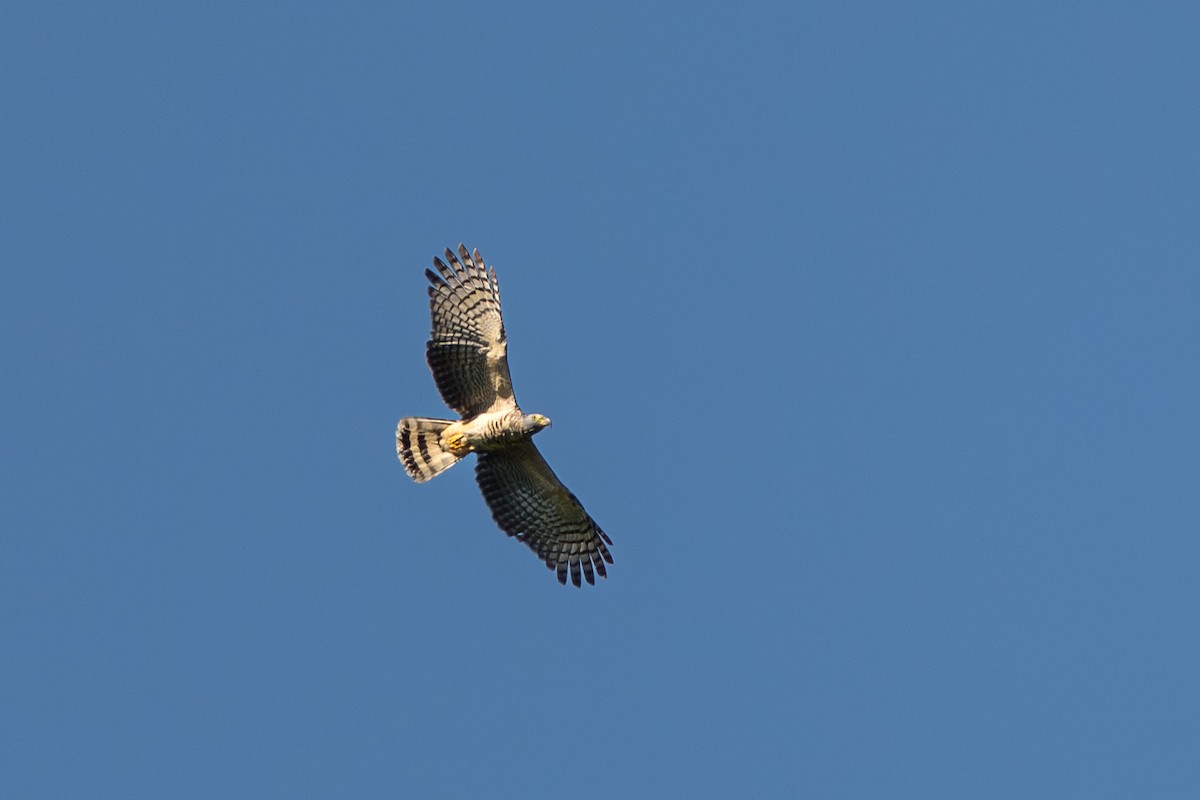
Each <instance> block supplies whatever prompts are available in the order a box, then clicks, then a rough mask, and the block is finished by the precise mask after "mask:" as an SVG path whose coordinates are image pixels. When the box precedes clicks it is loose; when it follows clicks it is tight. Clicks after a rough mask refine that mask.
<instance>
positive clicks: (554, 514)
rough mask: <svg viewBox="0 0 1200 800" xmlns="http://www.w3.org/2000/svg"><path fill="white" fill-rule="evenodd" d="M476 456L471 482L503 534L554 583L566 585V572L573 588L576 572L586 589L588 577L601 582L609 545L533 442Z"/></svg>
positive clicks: (604, 536)
mask: <svg viewBox="0 0 1200 800" xmlns="http://www.w3.org/2000/svg"><path fill="white" fill-rule="evenodd" d="M478 456H479V458H478V461H477V462H476V464H475V480H477V481H478V482H479V488H480V489H481V490H483V499H484V500H486V501H487V504H488V507H489V508H491V510H492V517H493V518H494V519H495V520H496V524H497V525H499V526H500V527H501V529H502V530H503V531H504V532H505V533H507V534H508V535H509V536H515V537H516V538H517V539H520V540H521V541H522V542H524V543H525V544H527V545H529V547H530V549H532V550H533V552H535V553H537V555H538V558H540V559H542V560H543V561H545V562H546V566H547V567H549V568H550V569H552V570H555V571H556V572H557V573H558V581H559V583H564V584H565V583H566V582H567V570H568V569H570V571H571V582H572V583H574V584H575V585H576V586H579V585H580V582H579V578H580V569H582V570H583V578H584V579H586V580H587V582H588V583H595V582H596V579H595V576H594V574H593V572H598V573H600V577H601V578H603V577H606V576H607V574H608V573H607V572H606V571H605V569H604V562H606V561H607V562H608V563H609V564H611V563H613V560H612V556H611V555H610V554H609V552H608V548H607V547H606V546H605V545H608V544H612V540H611V539H609V538H608V536H606V535H605V534H604V531H602V530H600V526H599V525H597V524H596V521H595V520H594V519H592V518H591V517H590V516H588V513H587V512H586V511H584V510H583V506H582V505H580V503H579V500H578V499H577V498H576V497H575V495H573V494H571V492H570V491H569V490H568V489H567V487H566V486H563V484H562V482H561V481H560V480H559V479H558V476H557V475H555V474H554V471H553V470H551V469H550V465H549V464H547V463H546V459H544V458H542V454H541V453H539V452H538V449H537V448H536V447H534V445H533V442H531V441H529V440H525V441H522V442H519V443H517V444H514V445H513V446H512V447H506V448H504V449H503V450H495V451H491V452H481V453H479V454H478Z"/></svg>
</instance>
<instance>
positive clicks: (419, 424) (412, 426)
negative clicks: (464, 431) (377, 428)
mask: <svg viewBox="0 0 1200 800" xmlns="http://www.w3.org/2000/svg"><path fill="white" fill-rule="evenodd" d="M452 424H453V422H452V421H451V420H448V419H427V418H425V417H405V418H404V419H402V420H400V424H399V425H397V426H396V455H398V456H400V463H401V464H403V465H404V471H405V472H407V473H408V476H409V477H410V478H412V479H413V480H414V481H416V482H417V483H424V482H425V481H427V480H429V479H430V478H432V477H434V476H435V475H439V474H441V473H443V472H445V471H446V470H448V469H450V468H451V467H453V466H454V465H455V464H457V463H458V462H459V461H461V460H462V456H456V455H454V453H452V452H450V451H449V450H448V449H447V448H445V447H443V446H442V440H441V436H442V431H444V430H445V429H446V428H447V427H448V426H450V425H452Z"/></svg>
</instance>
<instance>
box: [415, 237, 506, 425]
mask: <svg viewBox="0 0 1200 800" xmlns="http://www.w3.org/2000/svg"><path fill="white" fill-rule="evenodd" d="M433 265H434V266H435V267H437V272H434V271H433V270H431V269H427V270H425V277H426V278H428V279H429V282H430V283H431V284H432V285H431V286H430V287H429V308H430V313H431V316H432V317H433V331H432V332H431V333H430V335H429V342H428V343H427V344H426V345H425V357H426V359H427V360H428V361H429V368H430V369H431V370H433V380H434V382H435V383H437V387H438V391H439V392H440V393H441V395H442V399H443V400H445V401H446V405H448V406H450V407H451V408H453V409H454V410H455V411H457V412H458V413H459V414H460V415H461V416H462V417H463V418H464V419H466V418H469V417H473V416H475V415H476V414H481V413H483V412H484V411H498V410H501V409H505V408H515V407H516V401H515V400H514V399H513V390H512V378H511V377H510V376H509V374H508V341H507V339H506V337H505V335H504V320H502V319H501V317H500V285H499V284H498V283H497V282H496V271H495V270H491V271H490V272H489V271H488V269H487V267H486V265H484V263H483V259H482V258H480V257H479V251H478V250H476V251H475V252H474V253H473V254H472V253H468V252H467V248H465V247H463V246H462V245H461V244H460V245H459V246H458V256H457V257H456V256H455V254H454V252H453V251H452V250H450V249H449V248H447V250H446V261H445V262H443V261H442V260H441V259H440V258H434V259H433Z"/></svg>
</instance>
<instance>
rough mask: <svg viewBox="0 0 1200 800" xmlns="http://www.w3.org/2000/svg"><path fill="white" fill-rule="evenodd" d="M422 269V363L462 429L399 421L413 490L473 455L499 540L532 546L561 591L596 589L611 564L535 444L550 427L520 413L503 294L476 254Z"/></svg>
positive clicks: (453, 423) (399, 442)
mask: <svg viewBox="0 0 1200 800" xmlns="http://www.w3.org/2000/svg"><path fill="white" fill-rule="evenodd" d="M433 265H434V266H435V267H436V268H437V272H434V271H433V270H430V269H427V270H425V277H426V278H428V279H429V283H430V284H431V285H430V286H429V307H430V311H431V315H432V317H433V332H432V333H431V334H430V336H429V342H428V343H427V344H426V345H425V357H426V360H428V362H429V368H430V369H431V370H432V371H433V380H434V382H435V383H436V384H437V388H438V392H440V393H441V395H442V399H443V400H445V401H446V405H448V406H450V408H452V409H454V411H456V412H457V413H458V414H459V415H460V416H461V417H462V419H460V420H448V419H428V418H426V417H405V418H404V419H402V420H400V423H399V424H398V425H397V426H396V453H397V455H399V457H400V463H402V464H403V465H404V470H405V471H406V472H407V473H408V474H409V476H410V477H411V478H412V479H413V480H415V481H417V482H418V483H424V482H425V481H427V480H429V479H430V478H432V477H434V476H435V475H438V474H439V473H441V472H444V471H445V470H447V469H449V468H450V467H452V466H454V465H455V464H457V463H458V462H459V461H461V460H462V459H463V458H464V457H466V455H467V454H468V453H475V455H476V456H477V459H476V462H475V480H476V481H477V482H478V483H479V488H480V489H481V490H482V491H483V499H484V500H485V501H487V504H488V507H489V508H490V509H491V511H492V517H493V519H495V520H496V524H497V525H499V526H500V528H501V530H503V531H504V532H505V533H507V534H508V535H509V536H514V537H516V538H517V539H518V540H520V541H522V542H524V543H525V544H527V545H529V547H530V549H532V550H533V552H535V553H537V556H538V558H540V559H542V561H544V562H545V563H546V566H547V567H549V568H550V569H552V570H554V571H555V572H556V573H557V575H558V580H559V583H562V584H564V585H565V584H566V582H567V573H568V571H569V572H570V575H571V582H572V583H573V584H575V585H576V586H579V585H580V576H581V573H582V577H583V579H584V580H586V581H587V582H588V583H591V584H594V583H595V582H596V579H595V573H599V574H600V577H602V578H603V577H607V572H606V571H605V568H604V564H605V562H608V563H609V564H611V563H613V559H612V555H611V554H609V552H608V547H607V545H611V544H612V540H611V539H609V538H608V536H607V535H605V533H604V531H602V530H600V526H599V525H597V524H596V521H595V520H593V519H592V518H591V517H590V516H588V513H587V512H586V511H584V510H583V506H582V505H581V504H580V502H579V500H578V499H577V498H576V497H575V495H573V494H571V492H570V491H569V490H568V489H567V487H566V486H563V484H562V482H561V481H560V480H559V479H558V476H557V475H555V474H554V471H553V470H551V469H550V465H549V464H547V463H546V459H544V458H542V454H541V453H539V452H538V449H537V447H536V446H534V444H533V438H532V437H533V435H534V434H535V433H537V432H538V431H540V430H542V429H543V428H546V427H548V426H549V425H550V420H549V419H548V418H547V417H545V416H543V415H541V414H526V413H525V412H523V411H522V410H521V409H520V408H518V407H517V401H516V398H515V397H514V396H513V388H512V378H511V377H509V373H508V339H507V337H506V336H505V333H504V321H503V319H501V316H500V286H499V284H498V283H497V282H496V271H495V270H494V269H492V270H489V269H488V268H487V266H486V265H485V264H484V263H483V259H482V258H480V256H479V251H478V250H476V251H474V253H468V252H467V248H466V247H464V246H463V245H461V244H460V245H459V246H458V254H457V256H456V255H455V253H454V252H453V251H452V250H450V249H447V250H446V260H445V261H442V260H441V259H440V258H436V257H435V258H434V259H433Z"/></svg>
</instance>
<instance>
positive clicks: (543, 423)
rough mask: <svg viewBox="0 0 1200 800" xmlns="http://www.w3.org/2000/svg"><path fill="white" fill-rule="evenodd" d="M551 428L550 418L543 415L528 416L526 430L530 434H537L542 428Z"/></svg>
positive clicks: (526, 416)
mask: <svg viewBox="0 0 1200 800" xmlns="http://www.w3.org/2000/svg"><path fill="white" fill-rule="evenodd" d="M549 427H550V418H549V417H547V416H545V415H543V414H526V415H525V428H526V429H527V430H528V431H529V433H530V434H534V433H537V432H538V431H540V430H541V429H542V428H549Z"/></svg>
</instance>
